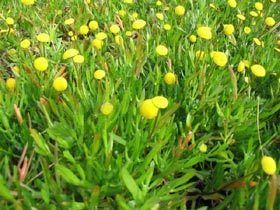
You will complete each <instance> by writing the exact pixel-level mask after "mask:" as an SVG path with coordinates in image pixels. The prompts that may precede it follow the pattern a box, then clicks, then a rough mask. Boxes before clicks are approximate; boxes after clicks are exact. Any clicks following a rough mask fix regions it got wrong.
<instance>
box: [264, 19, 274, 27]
mask: <svg viewBox="0 0 280 210" xmlns="http://www.w3.org/2000/svg"><path fill="white" fill-rule="evenodd" d="M265 24H266V25H267V26H269V27H272V26H274V25H275V20H274V19H273V18H272V17H267V18H266V19H265Z"/></svg>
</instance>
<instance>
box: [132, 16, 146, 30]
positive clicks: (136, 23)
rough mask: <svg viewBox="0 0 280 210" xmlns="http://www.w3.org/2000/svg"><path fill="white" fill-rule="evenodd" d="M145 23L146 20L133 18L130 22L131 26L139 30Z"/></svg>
mask: <svg viewBox="0 0 280 210" xmlns="http://www.w3.org/2000/svg"><path fill="white" fill-rule="evenodd" d="M145 25H146V21H145V20H142V19H138V20H135V21H134V22H133V24H132V28H133V29H136V30H140V29H142V28H144V27H145Z"/></svg>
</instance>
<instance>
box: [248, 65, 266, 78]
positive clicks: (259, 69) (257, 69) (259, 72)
mask: <svg viewBox="0 0 280 210" xmlns="http://www.w3.org/2000/svg"><path fill="white" fill-rule="evenodd" d="M251 70H252V73H253V74H254V75H255V76H257V77H264V76H265V74H266V71H265V68H264V67H263V66H262V65H258V64H255V65H253V66H251Z"/></svg>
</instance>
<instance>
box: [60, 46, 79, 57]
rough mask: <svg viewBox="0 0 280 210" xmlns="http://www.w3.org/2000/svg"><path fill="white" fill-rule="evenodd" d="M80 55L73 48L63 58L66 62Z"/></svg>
mask: <svg viewBox="0 0 280 210" xmlns="http://www.w3.org/2000/svg"><path fill="white" fill-rule="evenodd" d="M78 54H79V51H78V50H76V49H73V48H70V49H68V50H66V51H65V52H64V53H63V56H62V58H63V59H64V60H66V59H68V58H73V57H74V56H76V55H78Z"/></svg>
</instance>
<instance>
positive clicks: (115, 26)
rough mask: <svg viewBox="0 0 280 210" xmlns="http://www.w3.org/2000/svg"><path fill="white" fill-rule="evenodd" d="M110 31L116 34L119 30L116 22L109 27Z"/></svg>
mask: <svg viewBox="0 0 280 210" xmlns="http://www.w3.org/2000/svg"><path fill="white" fill-rule="evenodd" d="M110 31H111V32H112V33H113V34H117V33H119V32H120V27H119V26H118V25H117V24H114V25H112V26H111V27H110Z"/></svg>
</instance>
